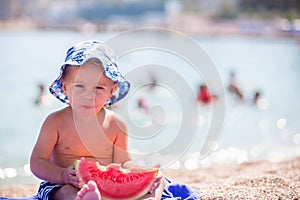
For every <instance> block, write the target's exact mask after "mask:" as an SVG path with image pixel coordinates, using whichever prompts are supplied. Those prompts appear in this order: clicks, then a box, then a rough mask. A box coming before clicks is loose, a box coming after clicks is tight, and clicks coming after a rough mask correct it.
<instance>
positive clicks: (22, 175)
mask: <svg viewBox="0 0 300 200" xmlns="http://www.w3.org/2000/svg"><path fill="white" fill-rule="evenodd" d="M113 35H114V34H113V33H97V34H95V35H83V34H81V33H78V32H72V31H28V32H25V31H23V32H15V31H2V32H0V44H1V56H0V58H1V59H0V69H1V72H0V91H1V93H2V94H1V100H0V108H1V112H0V116H1V120H0V137H1V140H0V152H1V154H0V184H7V183H16V182H20V183H28V182H34V181H37V179H35V178H34V177H33V175H32V174H31V172H30V167H29V157H30V153H31V151H32V148H33V145H34V143H35V141H36V139H37V137H38V133H39V129H40V127H41V125H42V123H43V121H44V119H45V118H46V116H47V115H48V114H49V113H51V112H53V111H55V110H58V109H61V108H63V107H64V106H65V105H63V104H62V103H60V102H58V101H57V100H55V99H54V98H53V97H51V96H47V95H46V96H45V98H44V101H43V105H37V104H36V103H35V101H36V98H37V96H38V93H39V89H38V85H39V84H44V85H45V86H46V90H47V87H48V85H49V84H50V83H51V82H52V81H53V80H54V79H55V78H56V77H57V76H58V74H59V67H60V66H61V63H62V62H63V59H64V56H65V52H66V49H67V48H68V47H69V46H70V45H71V44H73V43H74V42H78V41H81V40H87V39H98V40H100V41H105V40H106V39H108V38H111V37H113ZM139 37H143V36H139ZM145 39H147V38H145ZM156 39H157V40H158V41H161V42H163V41H165V38H163V37H162V36H159V35H157V36H156ZM192 40H193V41H194V42H196V43H198V44H199V45H200V46H201V47H202V48H203V49H205V51H206V52H207V55H208V56H209V57H210V58H211V60H212V61H213V63H214V65H215V67H216V69H217V70H218V74H219V76H220V77H221V79H222V82H223V85H224V89H225V110H226V113H225V119H224V120H223V121H222V122H220V123H222V129H221V130H220V134H219V137H218V139H217V141H216V142H215V143H214V146H213V148H212V150H211V152H210V154H208V156H206V157H200V156H199V155H200V153H199V152H200V151H201V145H203V140H204V138H205V133H207V131H208V129H209V127H210V122H211V117H212V115H213V113H212V107H211V105H206V106H203V105H198V104H197V103H195V95H196V93H197V88H198V86H199V84H201V83H203V82H205V77H203V76H201V74H195V72H194V71H193V68H192V67H190V66H189V64H186V62H183V61H182V60H181V58H180V57H178V56H175V57H174V55H169V54H168V53H166V52H162V51H159V52H157V51H155V50H149V49H145V50H143V51H136V52H132V53H131V54H130V55H127V56H124V57H122V58H120V61H119V64H120V68H121V71H123V72H124V73H125V74H126V73H127V76H129V72H130V71H133V70H134V69H137V68H139V67H143V66H149V65H151V64H152V65H155V66H156V68H155V70H151V67H148V68H147V72H148V73H145V74H135V76H133V78H134V83H136V84H140V85H141V87H140V88H138V89H136V88H135V90H134V91H131V94H130V95H129V97H128V98H129V100H128V105H127V108H123V107H122V105H118V106H117V107H115V108H113V109H115V110H116V111H117V112H120V113H122V111H120V110H122V109H125V110H126V112H128V113H129V114H128V115H125V120H126V121H128V122H129V126H128V129H129V148H130V151H131V152H132V153H133V154H135V155H137V154H139V153H143V152H146V153H147V152H150V153H151V156H152V158H153V160H154V162H155V161H159V160H161V159H163V158H164V157H163V155H160V154H159V149H162V148H164V147H165V146H166V145H167V144H169V143H172V141H176V140H175V138H176V134H177V133H178V130H179V129H180V127H181V126H182V124H181V121H182V118H181V117H182V109H181V108H182V105H180V100H181V99H188V101H187V102H188V103H190V104H191V105H193V106H194V107H195V110H197V116H198V118H197V119H196V122H195V121H191V124H194V125H195V124H196V128H197V130H196V132H195V135H194V136H195V137H193V138H187V140H191V142H190V143H188V144H189V146H186V147H185V148H184V152H183V153H182V154H180V157H179V158H178V159H177V160H172V163H171V164H172V165H170V166H168V167H173V168H178V167H185V168H187V169H194V168H197V167H200V166H210V165H212V164H214V163H224V162H235V163H243V162H245V161H252V160H258V159H267V160H271V161H279V160H281V159H284V158H288V157H292V156H299V155H300V123H299V113H300V105H299V99H300V90H299V88H298V86H299V85H300V80H299V77H300V49H299V44H297V43H296V42H295V41H294V40H293V39H288V38H285V39H282V38H273V39H267V38H245V37H239V36H231V37H228V36H227V37H221V36H214V37H204V36H201V37H200V36H193V37H192ZM153 63H155V64H153ZM183 65H186V66H185V67H184V68H183V67H182V66H183ZM133 66H135V68H134V67H133ZM157 66H159V67H157ZM162 66H164V67H166V69H167V71H165V72H166V73H162V72H164V70H162V69H163V68H160V67H162ZM126 67H127V68H126ZM160 69H161V70H160ZM171 69H172V70H175V71H177V75H178V74H180V75H182V77H181V78H182V80H183V82H186V83H188V85H189V86H190V87H191V88H192V90H193V93H192V94H193V95H191V96H187V97H182V96H177V94H176V93H174V92H172V91H173V90H172V88H168V87H167V86H165V85H163V84H160V82H164V81H165V80H164V79H167V78H168V76H167V74H168V70H171ZM183 69H184V70H183ZM233 70H234V71H235V72H236V78H237V82H238V83H239V86H240V88H241V89H242V91H243V92H244V95H245V101H243V102H241V101H239V100H238V99H237V98H235V97H234V96H233V95H231V94H230V93H229V92H228V91H227V89H226V87H227V85H228V80H229V74H230V72H231V71H233ZM159 72H161V73H159ZM185 73H186V74H185ZM145 76H147V77H145ZM153 78H155V80H156V81H157V85H155V86H154V87H153V88H152V86H150V85H147V84H144V83H148V82H151V80H152V79H153ZM145 79H147V80H149V81H148V82H147V81H146V82H145ZM182 80H181V81H177V80H174V81H173V82H174V83H172V84H173V86H172V87H174V85H176V84H178V86H179V85H181V84H182ZM208 84H210V83H208ZM161 86H163V87H161ZM208 86H210V85H208ZM256 90H260V91H261V93H262V101H261V104H259V105H258V106H256V105H253V104H252V103H251V99H252V97H253V94H254V92H255V91H256ZM212 91H213V90H212ZM213 92H216V95H218V91H213ZM140 97H143V98H144V100H145V102H146V103H147V105H148V109H139V108H138V107H137V99H138V98H140ZM217 101H218V100H217ZM149 124H154V126H153V127H151V128H153V129H150V131H149V130H148V129H147V128H148V127H149ZM143 129H144V130H145V132H144V133H143ZM136 130H139V131H136ZM146 130H147V131H146ZM151 130H153V132H151ZM187 131H188V130H187ZM141 132H142V133H141ZM152 133H156V135H151V134H152ZM141 134H142V136H141ZM143 134H144V135H143ZM147 134H149V135H147ZM176 145H177V144H176ZM178 145H180V144H178ZM153 152H154V153H153ZM153 160H152V161H153Z"/></svg>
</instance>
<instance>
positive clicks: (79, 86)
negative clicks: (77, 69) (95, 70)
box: [74, 84, 83, 88]
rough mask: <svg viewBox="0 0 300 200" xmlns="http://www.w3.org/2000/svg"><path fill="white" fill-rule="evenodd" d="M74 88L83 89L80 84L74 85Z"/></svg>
mask: <svg viewBox="0 0 300 200" xmlns="http://www.w3.org/2000/svg"><path fill="white" fill-rule="evenodd" d="M74 86H75V87H76V88H83V85H81V84H76V85H74Z"/></svg>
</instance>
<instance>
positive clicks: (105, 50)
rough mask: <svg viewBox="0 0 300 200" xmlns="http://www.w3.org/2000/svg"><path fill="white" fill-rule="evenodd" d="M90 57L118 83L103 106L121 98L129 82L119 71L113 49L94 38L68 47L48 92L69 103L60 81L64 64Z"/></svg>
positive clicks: (75, 62)
mask: <svg viewBox="0 0 300 200" xmlns="http://www.w3.org/2000/svg"><path fill="white" fill-rule="evenodd" d="M92 58H96V59H98V60H99V61H100V62H101V63H102V66H103V69H104V74H105V76H107V77H108V78H109V79H111V80H112V81H114V82H115V83H118V87H117V88H116V90H115V92H114V94H113V95H112V96H111V98H110V99H109V100H107V101H106V103H105V105H104V106H111V105H113V104H115V103H116V102H118V101H120V100H121V99H123V98H124V97H125V96H126V95H127V93H128V92H129V88H130V84H129V82H128V81H127V80H126V79H125V78H124V77H123V75H122V74H121V73H120V72H119V69H118V65H117V57H116V56H115V55H114V53H113V51H112V50H111V49H110V48H109V47H107V46H106V45H104V44H101V43H100V42H99V41H95V40H93V41H84V42H80V43H77V44H75V45H74V46H72V47H71V48H69V49H68V51H67V55H66V59H65V62H64V63H63V65H62V66H61V68H60V75H59V76H58V78H57V79H56V80H55V81H54V82H53V83H52V84H51V85H50V87H49V90H50V93H51V94H52V95H53V96H55V97H56V98H57V99H59V100H60V101H61V102H63V103H66V104H69V103H70V102H69V99H68V97H67V96H66V95H65V93H64V90H63V88H62V82H61V78H62V75H63V72H64V70H65V67H66V65H72V66H81V65H83V64H84V63H85V62H86V61H88V60H89V59H92Z"/></svg>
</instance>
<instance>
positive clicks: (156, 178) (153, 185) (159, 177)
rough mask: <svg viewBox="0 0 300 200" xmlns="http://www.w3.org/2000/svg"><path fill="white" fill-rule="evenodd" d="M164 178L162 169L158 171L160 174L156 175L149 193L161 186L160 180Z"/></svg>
mask: <svg viewBox="0 0 300 200" xmlns="http://www.w3.org/2000/svg"><path fill="white" fill-rule="evenodd" d="M162 178H163V175H162V173H161V172H160V171H158V175H157V176H156V177H155V179H154V183H153V184H152V186H151V188H150V191H149V193H150V194H151V193H153V192H154V191H155V190H156V189H157V188H158V187H159V186H160V182H161V179H162Z"/></svg>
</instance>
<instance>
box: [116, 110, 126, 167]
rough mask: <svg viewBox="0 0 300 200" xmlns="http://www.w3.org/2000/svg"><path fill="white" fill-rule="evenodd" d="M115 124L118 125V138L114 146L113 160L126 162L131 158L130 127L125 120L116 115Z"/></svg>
mask: <svg viewBox="0 0 300 200" xmlns="http://www.w3.org/2000/svg"><path fill="white" fill-rule="evenodd" d="M114 119H115V122H114V124H115V126H116V138H115V141H114V147H113V162H114V163H124V162H126V161H128V160H130V155H129V152H128V128H127V125H126V123H125V121H124V120H123V119H122V118H121V117H120V116H117V115H115V117H114Z"/></svg>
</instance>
